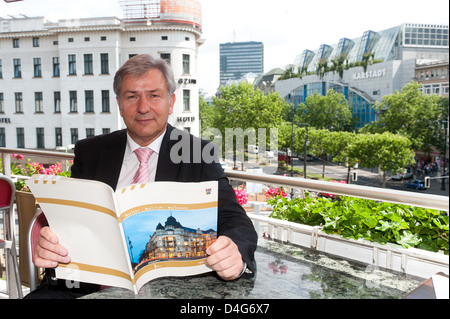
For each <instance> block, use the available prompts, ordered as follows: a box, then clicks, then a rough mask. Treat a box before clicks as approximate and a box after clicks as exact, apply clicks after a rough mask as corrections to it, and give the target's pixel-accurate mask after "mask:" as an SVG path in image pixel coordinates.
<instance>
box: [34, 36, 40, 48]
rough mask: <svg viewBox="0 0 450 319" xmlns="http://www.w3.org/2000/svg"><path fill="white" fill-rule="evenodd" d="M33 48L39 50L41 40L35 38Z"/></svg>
mask: <svg viewBox="0 0 450 319" xmlns="http://www.w3.org/2000/svg"><path fill="white" fill-rule="evenodd" d="M33 48H39V38H33Z"/></svg>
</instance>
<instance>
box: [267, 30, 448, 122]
mask: <svg viewBox="0 0 450 319" xmlns="http://www.w3.org/2000/svg"><path fill="white" fill-rule="evenodd" d="M448 49H449V46H448V25H430V24H410V23H406V24H402V25H400V26H396V27H393V28H390V29H387V30H382V31H378V32H374V31H366V32H364V34H363V35H362V36H361V37H360V38H356V39H348V38H342V39H340V40H339V41H338V42H337V43H336V44H333V45H327V44H323V45H321V46H320V48H319V49H317V50H315V51H311V50H305V51H304V52H303V53H302V54H300V55H298V56H297V58H296V59H295V62H294V68H295V70H297V69H300V71H301V72H302V74H303V76H302V77H301V78H292V79H288V80H283V81H277V82H275V91H276V92H279V94H280V95H281V96H282V97H283V98H285V99H286V100H287V101H288V102H291V103H293V104H294V105H295V106H298V105H299V104H300V103H304V102H305V100H306V98H307V97H308V96H310V95H313V94H314V92H318V93H319V94H321V95H326V93H327V91H328V90H330V89H333V90H334V91H335V92H339V93H342V94H344V96H345V97H346V99H347V100H348V101H349V105H350V107H351V108H352V110H353V117H354V118H355V119H356V120H357V127H358V128H361V127H363V126H364V125H365V124H367V123H371V122H373V121H376V120H377V119H378V117H379V114H376V113H375V111H374V110H373V108H372V107H373V105H374V104H375V103H376V102H377V101H378V102H380V101H381V100H382V98H383V97H384V96H386V95H390V94H393V93H395V91H401V90H402V88H403V87H404V86H405V85H406V84H408V83H410V82H411V81H418V78H417V75H416V72H417V70H416V69H418V68H420V67H419V66H421V65H429V64H439V67H438V68H439V71H438V77H439V78H440V81H439V86H440V88H439V89H437V90H435V92H437V94H439V95H444V96H448V72H449V71H448V59H449V51H448ZM339 57H345V60H348V62H347V61H345V62H344V63H348V65H349V68H348V69H345V70H344V72H343V74H341V75H340V74H339V72H337V71H328V72H325V73H324V74H321V75H317V73H319V72H318V69H319V68H320V67H321V66H323V63H324V61H326V62H327V66H328V69H329V68H331V67H332V66H333V61H334V63H335V64H336V61H337V59H339ZM364 57H366V58H367V57H369V58H370V61H371V62H370V63H368V65H367V68H366V70H364V67H363V66H358V64H360V63H361V62H362V61H363V59H364ZM372 62H373V63H372ZM437 62H439V63H437ZM419 73H420V72H419ZM425 82H426V81H424V82H421V83H422V84H423V86H424V92H429V90H428V89H426V88H425V86H426V85H427V84H426V83H425Z"/></svg>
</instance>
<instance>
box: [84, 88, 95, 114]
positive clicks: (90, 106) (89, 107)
mask: <svg viewBox="0 0 450 319" xmlns="http://www.w3.org/2000/svg"><path fill="white" fill-rule="evenodd" d="M84 102H85V106H86V107H85V110H86V113H93V112H94V91H84Z"/></svg>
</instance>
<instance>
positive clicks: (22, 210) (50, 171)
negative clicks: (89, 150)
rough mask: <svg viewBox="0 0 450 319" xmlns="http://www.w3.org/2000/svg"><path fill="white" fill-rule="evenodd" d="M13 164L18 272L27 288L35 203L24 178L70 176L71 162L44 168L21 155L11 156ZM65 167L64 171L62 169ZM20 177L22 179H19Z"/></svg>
mask: <svg viewBox="0 0 450 319" xmlns="http://www.w3.org/2000/svg"><path fill="white" fill-rule="evenodd" d="M11 156H12V157H13V159H14V162H13V163H12V164H11V175H12V176H13V177H15V179H16V182H15V185H16V206H17V216H18V221H19V253H20V256H19V260H20V262H19V270H20V277H21V280H22V284H24V285H27V286H29V283H30V281H29V274H28V268H27V265H28V263H29V261H28V255H27V254H26V251H27V233H28V228H29V225H30V222H31V220H32V219H33V217H34V215H35V214H36V210H37V203H36V199H35V198H34V196H33V194H32V193H31V192H30V190H29V189H28V187H27V185H26V184H25V178H26V177H31V176H32V175H35V174H45V175H58V176H70V170H69V168H70V166H71V164H72V163H71V161H69V162H68V165H63V164H60V163H56V164H53V165H50V166H49V167H45V166H44V165H42V164H40V163H36V162H32V161H31V160H30V159H27V160H25V157H24V156H23V155H22V154H11ZM64 166H66V169H63V167H64ZM21 177H22V178H21Z"/></svg>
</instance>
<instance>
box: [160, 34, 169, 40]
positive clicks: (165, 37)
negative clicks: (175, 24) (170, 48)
mask: <svg viewBox="0 0 450 319" xmlns="http://www.w3.org/2000/svg"><path fill="white" fill-rule="evenodd" d="M161 40H163V41H167V40H169V37H168V36H167V35H163V36H162V37H161Z"/></svg>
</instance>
